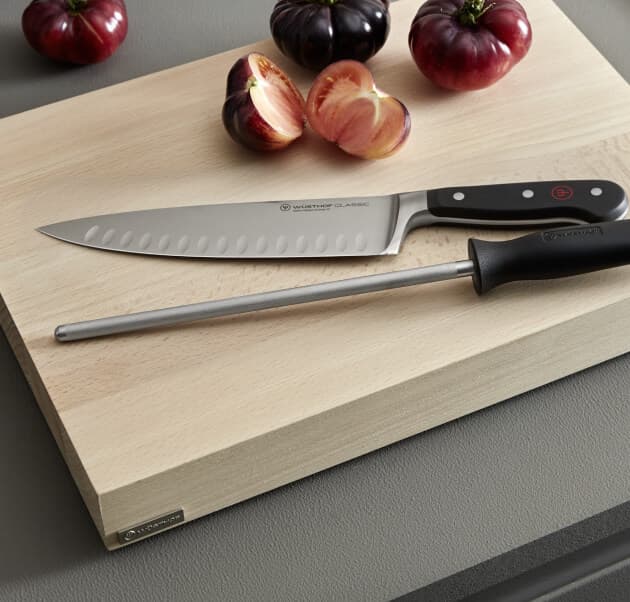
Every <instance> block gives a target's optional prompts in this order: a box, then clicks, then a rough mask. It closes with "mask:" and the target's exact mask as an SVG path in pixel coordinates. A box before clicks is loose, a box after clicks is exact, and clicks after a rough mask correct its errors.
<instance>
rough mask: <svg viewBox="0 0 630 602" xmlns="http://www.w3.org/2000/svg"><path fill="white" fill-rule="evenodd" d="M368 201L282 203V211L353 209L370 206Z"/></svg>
mask: <svg viewBox="0 0 630 602" xmlns="http://www.w3.org/2000/svg"><path fill="white" fill-rule="evenodd" d="M369 206H370V203H369V202H368V201H344V202H337V203H309V202H303V203H281V204H280V211H330V210H331V209H353V208H357V207H369Z"/></svg>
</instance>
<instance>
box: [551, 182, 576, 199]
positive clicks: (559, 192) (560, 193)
mask: <svg viewBox="0 0 630 602" xmlns="http://www.w3.org/2000/svg"><path fill="white" fill-rule="evenodd" d="M551 196H552V197H553V198H554V199H556V201H570V200H571V199H572V198H573V188H571V186H567V185H566V184H563V185H561V186H556V187H555V188H553V189H552V190H551Z"/></svg>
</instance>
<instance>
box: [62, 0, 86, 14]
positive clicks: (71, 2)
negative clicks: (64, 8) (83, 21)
mask: <svg viewBox="0 0 630 602" xmlns="http://www.w3.org/2000/svg"><path fill="white" fill-rule="evenodd" d="M66 2H67V3H68V8H69V9H70V11H71V12H73V13H80V12H81V10H82V9H84V8H85V7H86V6H87V3H88V0H66Z"/></svg>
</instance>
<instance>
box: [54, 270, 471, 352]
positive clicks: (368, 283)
mask: <svg viewBox="0 0 630 602" xmlns="http://www.w3.org/2000/svg"><path fill="white" fill-rule="evenodd" d="M472 273H473V263H472V261H456V262H453V263H445V264H442V265H434V266H429V267H426V268H416V269H412V270H404V271H400V272H390V273H387V274H375V275H373V276H363V277H361V278H350V279H348V280H339V281H337V282H324V283H322V284H313V285H310V286H301V287H298V288H290V289H284V290H279V291H271V292H269V293H258V294H255V295H245V296H243V297H233V298H231V299H221V300H219V301H206V302H204V303H194V304H192V305H180V306H179V307H169V308H168V309H156V310H153V311H143V312H139V313H135V314H129V315H127V316H115V317H112V318H101V319H99V320H88V321H87V322H77V323H76V324H66V325H64V326H58V327H57V329H56V330H55V338H56V339H57V340H58V341H61V342H64V343H65V342H68V341H78V340H81V339H90V338H95V337H103V336H108V335H110V334H119V333H123V332H132V331H136V330H144V329H146V328H154V327H158V326H172V325H173V324H181V323H183V322H194V321H196V320H205V319H207V318H219V317H221V316H231V315H234V314H243V313H247V312H252V311H258V310H261V309H272V308H274V307H285V306H288V305H298V304H300V303H310V302H312V301H323V300H325V299H335V298H337V297H349V296H351V295H360V294H363V293H374V292H376V291H383V290H386V289H390V288H400V287H403V286H413V285H415V284H424V283H427V282H438V281H440V280H450V279H452V278H461V277H463V276H471V275H472Z"/></svg>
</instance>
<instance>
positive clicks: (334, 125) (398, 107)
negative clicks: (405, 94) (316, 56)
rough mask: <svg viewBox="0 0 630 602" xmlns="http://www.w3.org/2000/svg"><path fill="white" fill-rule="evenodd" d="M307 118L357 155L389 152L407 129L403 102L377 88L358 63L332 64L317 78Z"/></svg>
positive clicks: (371, 156)
mask: <svg viewBox="0 0 630 602" xmlns="http://www.w3.org/2000/svg"><path fill="white" fill-rule="evenodd" d="M306 117H307V119H308V121H309V123H310V124H311V127H312V128H313V129H314V130H315V131H316V132H317V133H318V134H319V135H320V136H322V137H323V138H325V139H326V140H328V141H329V142H334V143H335V144H337V146H339V148H341V149H342V150H344V151H345V152H347V153H348V154H350V155H355V156H356V157H361V158H362V159H382V158H384V157H388V156H389V155H392V154H394V153H395V152H396V151H397V150H399V149H400V148H401V147H402V145H403V144H404V142H405V141H406V140H407V138H408V136H409V130H410V128H411V118H410V116H409V112H408V111H407V108H406V107H405V105H403V104H402V103H401V102H400V101H399V100H397V99H396V98H394V97H392V96H390V95H389V94H386V93H385V92H382V91H381V90H379V89H378V88H377V87H376V85H375V83H374V79H373V77H372V74H371V73H370V71H369V70H368V68H367V67H366V66H365V65H363V64H362V63H359V62H357V61H339V62H337V63H333V64H332V65H329V66H328V67H326V69H324V70H323V71H322V72H321V73H320V74H319V75H318V76H317V78H316V79H315V82H314V83H313V87H312V88H311V91H310V92H309V95H308V98H307V100H306Z"/></svg>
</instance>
